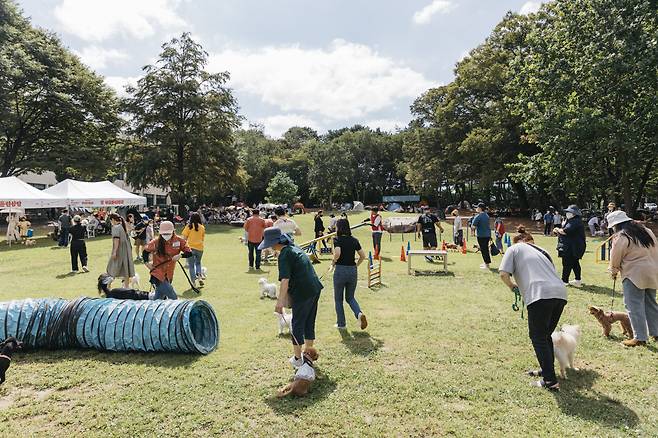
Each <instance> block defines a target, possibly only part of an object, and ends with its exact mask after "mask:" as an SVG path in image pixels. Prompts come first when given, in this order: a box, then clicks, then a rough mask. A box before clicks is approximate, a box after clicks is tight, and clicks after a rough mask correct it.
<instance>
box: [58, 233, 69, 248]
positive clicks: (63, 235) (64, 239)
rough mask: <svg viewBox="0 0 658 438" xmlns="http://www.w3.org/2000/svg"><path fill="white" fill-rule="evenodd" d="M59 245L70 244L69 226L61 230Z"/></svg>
mask: <svg viewBox="0 0 658 438" xmlns="http://www.w3.org/2000/svg"><path fill="white" fill-rule="evenodd" d="M58 244H59V246H65V247H66V246H69V229H68V228H62V229H61V230H60V231H59V242H58Z"/></svg>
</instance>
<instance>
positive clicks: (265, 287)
mask: <svg viewBox="0 0 658 438" xmlns="http://www.w3.org/2000/svg"><path fill="white" fill-rule="evenodd" d="M258 285H259V286H260V298H261V299H263V298H265V297H268V298H272V299H276V284H274V283H268V282H267V279H265V278H260V279H259V280H258Z"/></svg>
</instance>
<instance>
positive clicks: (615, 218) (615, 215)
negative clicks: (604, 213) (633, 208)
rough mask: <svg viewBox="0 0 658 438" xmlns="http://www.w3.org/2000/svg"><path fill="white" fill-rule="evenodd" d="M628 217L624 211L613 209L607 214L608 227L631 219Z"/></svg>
mask: <svg viewBox="0 0 658 438" xmlns="http://www.w3.org/2000/svg"><path fill="white" fill-rule="evenodd" d="M632 220H633V219H631V218H630V217H628V215H627V214H626V212H625V211H620V210H617V211H613V212H611V213H609V214H608V228H612V227H614V226H615V225H619V224H622V223H624V222H629V221H632Z"/></svg>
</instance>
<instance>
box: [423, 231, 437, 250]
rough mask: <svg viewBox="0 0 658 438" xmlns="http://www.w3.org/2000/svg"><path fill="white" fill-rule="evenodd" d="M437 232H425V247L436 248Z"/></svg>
mask: <svg viewBox="0 0 658 438" xmlns="http://www.w3.org/2000/svg"><path fill="white" fill-rule="evenodd" d="M437 246H439V245H438V244H437V242H436V233H423V248H436V247H437Z"/></svg>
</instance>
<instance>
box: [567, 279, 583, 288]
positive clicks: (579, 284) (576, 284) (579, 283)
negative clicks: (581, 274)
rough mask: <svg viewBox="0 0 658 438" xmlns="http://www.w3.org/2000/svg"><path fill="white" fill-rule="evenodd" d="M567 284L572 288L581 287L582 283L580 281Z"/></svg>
mask: <svg viewBox="0 0 658 438" xmlns="http://www.w3.org/2000/svg"><path fill="white" fill-rule="evenodd" d="M569 284H570V285H572V286H573V287H581V286H582V285H583V282H582V281H580V280H571V281H570V282H569Z"/></svg>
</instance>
